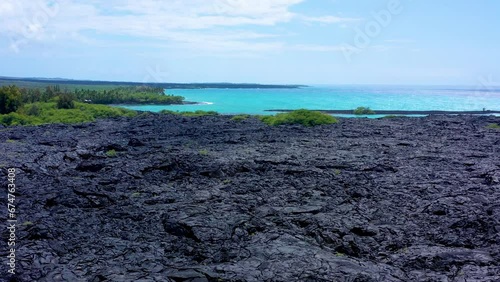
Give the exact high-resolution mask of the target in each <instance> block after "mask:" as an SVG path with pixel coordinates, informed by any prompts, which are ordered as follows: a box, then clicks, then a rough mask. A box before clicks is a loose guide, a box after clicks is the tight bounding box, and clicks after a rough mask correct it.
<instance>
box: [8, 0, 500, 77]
mask: <svg viewBox="0 0 500 282" xmlns="http://www.w3.org/2000/svg"><path fill="white" fill-rule="evenodd" d="M499 12H500V1H494V0H481V1H472V0H442V1H435V0H434V1H431V0H419V1H415V0H413V1H412V0H358V1H352V0H141V1H136V0H134V1H132V0H107V1H105V0H2V1H0V76H15V77H46V78H47V77H50V78H53V77H61V78H73V79H92V80H115V81H137V82H258V83H301V84H441V85H456V84H461V85H462V84H468V85H477V84H478V83H490V84H500V83H499V82H500V68H498V66H499V63H500V52H499V50H500V33H499V32H498V28H499V27H500V17H499V16H498V15H499ZM485 81H486V82H485Z"/></svg>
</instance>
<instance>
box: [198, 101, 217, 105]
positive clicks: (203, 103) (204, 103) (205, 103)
mask: <svg viewBox="0 0 500 282" xmlns="http://www.w3.org/2000/svg"><path fill="white" fill-rule="evenodd" d="M199 104H200V105H213V104H214V103H212V102H200V103H199Z"/></svg>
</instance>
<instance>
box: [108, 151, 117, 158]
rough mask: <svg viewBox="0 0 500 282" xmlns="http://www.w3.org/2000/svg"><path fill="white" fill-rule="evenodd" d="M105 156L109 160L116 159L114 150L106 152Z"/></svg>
mask: <svg viewBox="0 0 500 282" xmlns="http://www.w3.org/2000/svg"><path fill="white" fill-rule="evenodd" d="M106 156H108V157H109V158H114V157H116V151H115V150H109V151H107V152H106Z"/></svg>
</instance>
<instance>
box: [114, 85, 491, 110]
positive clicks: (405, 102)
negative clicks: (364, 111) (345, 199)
mask: <svg viewBox="0 0 500 282" xmlns="http://www.w3.org/2000/svg"><path fill="white" fill-rule="evenodd" d="M166 93H168V94H173V95H180V96H184V97H185V98H186V101H191V102H200V103H203V104H201V105H172V106H151V105H147V106H138V105H127V106H124V107H126V108H129V109H134V110H141V111H152V112H159V111H161V110H164V109H168V110H173V111H196V110H204V111H217V112H219V113H221V114H240V113H245V114H270V113H269V112H265V110H269V109H290V110H293V109H300V108H306V109H311V110H352V109H355V108H357V107H360V106H363V107H370V108H372V109H374V110H448V111H482V110H483V108H486V109H488V110H500V89H497V90H480V89H479V90H478V89H475V88H460V87H422V86H418V87H417V86H415V87H408V86H406V87H397V86H342V87H333V86H332V87H327V86H315V87H304V88H299V89H195V90H186V89H181V90H178V89H169V90H167V91H166Z"/></svg>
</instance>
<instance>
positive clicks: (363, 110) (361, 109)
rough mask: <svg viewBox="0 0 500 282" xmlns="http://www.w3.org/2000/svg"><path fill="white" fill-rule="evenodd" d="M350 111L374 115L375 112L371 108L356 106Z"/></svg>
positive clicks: (357, 113) (356, 113)
mask: <svg viewBox="0 0 500 282" xmlns="http://www.w3.org/2000/svg"><path fill="white" fill-rule="evenodd" d="M352 113H353V114H355V115H374V114H375V112H374V111H373V110H372V109H370V108H369V107H357V108H356V109H354V111H353V112H352Z"/></svg>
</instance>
